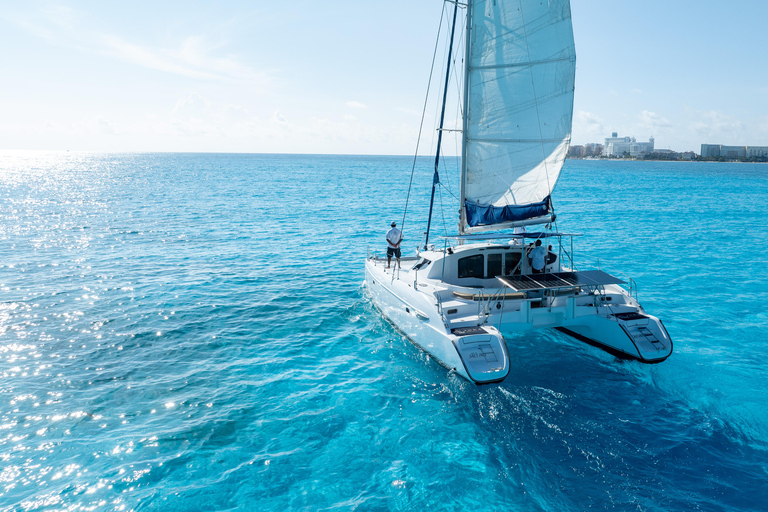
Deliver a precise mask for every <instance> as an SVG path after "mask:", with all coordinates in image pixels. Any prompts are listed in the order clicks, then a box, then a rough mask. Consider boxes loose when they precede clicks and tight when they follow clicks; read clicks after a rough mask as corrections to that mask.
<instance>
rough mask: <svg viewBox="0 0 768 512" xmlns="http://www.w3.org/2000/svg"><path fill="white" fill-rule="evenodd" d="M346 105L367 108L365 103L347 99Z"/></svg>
mask: <svg viewBox="0 0 768 512" xmlns="http://www.w3.org/2000/svg"><path fill="white" fill-rule="evenodd" d="M347 106H348V107H352V108H368V107H367V106H366V105H365V104H363V103H360V102H359V101H348V102H347Z"/></svg>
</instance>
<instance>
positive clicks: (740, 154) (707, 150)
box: [701, 144, 768, 159]
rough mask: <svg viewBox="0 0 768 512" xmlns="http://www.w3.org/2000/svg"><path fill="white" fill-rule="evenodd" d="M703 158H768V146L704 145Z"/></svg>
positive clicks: (702, 147) (702, 149)
mask: <svg viewBox="0 0 768 512" xmlns="http://www.w3.org/2000/svg"><path fill="white" fill-rule="evenodd" d="M701 156H702V157H704V158H707V157H710V158H719V157H723V158H734V159H737V158H768V146H723V145H721V144H702V145H701Z"/></svg>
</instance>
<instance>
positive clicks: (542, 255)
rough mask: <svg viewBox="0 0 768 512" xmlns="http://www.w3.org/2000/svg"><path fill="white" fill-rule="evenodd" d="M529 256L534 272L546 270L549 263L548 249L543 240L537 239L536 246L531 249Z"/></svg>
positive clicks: (538, 272)
mask: <svg viewBox="0 0 768 512" xmlns="http://www.w3.org/2000/svg"><path fill="white" fill-rule="evenodd" d="M528 257H529V258H530V259H531V268H532V269H533V273H534V274H541V273H542V272H544V267H545V266H546V265H547V250H546V249H545V248H544V247H542V246H541V240H536V247H534V248H533V249H531V250H530V252H529V253H528Z"/></svg>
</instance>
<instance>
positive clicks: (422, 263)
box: [412, 258, 432, 270]
mask: <svg viewBox="0 0 768 512" xmlns="http://www.w3.org/2000/svg"><path fill="white" fill-rule="evenodd" d="M430 263H432V262H431V261H429V260H428V259H426V258H422V259H421V261H420V262H418V263H417V264H415V265H414V266H413V269H412V270H421V269H423V268H424V267H426V266H428V265H429V264H430Z"/></svg>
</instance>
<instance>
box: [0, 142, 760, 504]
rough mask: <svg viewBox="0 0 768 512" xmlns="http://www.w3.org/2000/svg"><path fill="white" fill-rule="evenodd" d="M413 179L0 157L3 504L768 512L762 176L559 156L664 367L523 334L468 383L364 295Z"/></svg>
mask: <svg viewBox="0 0 768 512" xmlns="http://www.w3.org/2000/svg"><path fill="white" fill-rule="evenodd" d="M411 163H412V159H411V158H406V157H366V156H289V155H239V154H238V155H227V154H92V153H23V152H7V153H0V510H2V511H17V510H23V511H37V510H46V511H47V510H62V511H64V510H67V511H75V510H88V511H90V510H98V511H101V510H162V511H176V510H179V511H189V510H206V511H212V510H279V511H283V510H456V511H467V510H471V511H495V510H513V511H564V510H569V511H570V510H577V511H579V510H599V511H602V510H621V511H624V510H632V511H764V510H766V509H767V508H768V505H767V503H768V391H767V388H768V385H767V383H768V358H767V357H766V356H768V335H766V332H768V311H766V306H768V286H766V285H767V284H768V282H767V278H766V271H765V269H766V267H767V266H768V221H767V220H766V210H767V209H768V207H767V206H766V202H767V201H768V165H765V164H727V163H695V162H691V163H679V162H603V161H567V162H566V165H565V168H564V170H563V173H562V175H561V179H560V181H559V183H558V186H557V188H556V190H555V193H554V195H553V198H554V202H555V207H556V209H557V213H558V227H559V229H560V230H561V231H564V232H571V233H583V236H580V237H578V238H577V239H576V247H575V249H576V251H575V255H576V262H577V264H578V265H579V267H580V268H589V267H590V266H597V265H598V264H599V265H600V268H602V269H603V270H606V271H609V272H616V273H619V272H620V273H623V274H624V275H627V276H630V277H633V278H634V279H635V281H636V282H637V285H638V288H639V299H640V302H641V303H642V304H643V306H644V307H645V308H646V309H647V310H648V311H649V312H651V313H652V314H655V315H657V316H659V317H660V318H661V319H662V320H663V321H664V324H665V325H666V327H667V329H668V330H669V332H670V334H671V336H672V339H673V341H674V344H675V350H674V353H673V355H672V356H671V357H670V358H669V359H668V360H667V361H666V362H664V363H661V364H658V365H643V364H640V363H638V362H628V361H619V360H617V359H615V358H614V357H612V356H610V355H608V354H606V353H604V352H602V351H600V350H598V349H596V348H594V347H591V346H588V345H585V344H583V343H581V342H579V341H576V340H574V339H571V338H569V337H567V336H564V335H562V334H560V333H558V332H556V331H551V330H543V331H537V332H532V333H529V334H525V335H515V336H508V337H507V344H508V347H509V350H510V353H511V356H512V371H511V374H510V376H509V377H508V378H507V379H506V381H505V382H504V383H502V384H501V385H496V386H490V387H476V386H474V385H471V384H469V383H468V382H466V381H464V380H462V379H461V378H460V377H458V376H457V375H455V374H451V373H449V372H448V371H446V370H445V369H444V368H443V367H441V366H439V365H438V364H436V363H435V362H434V361H433V360H431V359H430V358H429V357H428V356H427V355H426V354H425V353H423V352H421V351H419V350H418V349H417V348H416V347H415V346H413V345H412V344H411V343H410V342H409V341H408V340H407V339H406V338H404V337H403V336H402V335H401V334H400V333H399V332H398V331H397V330H395V328H393V326H392V325H390V324H389V323H388V322H387V321H385V320H383V319H382V317H381V316H380V315H379V314H378V313H377V311H376V309H375V308H374V307H373V305H372V304H371V302H370V300H369V299H368V298H367V296H366V294H365V290H364V288H363V287H362V282H363V277H364V266H363V262H364V259H365V257H366V254H367V253H368V250H369V249H370V250H378V251H382V250H383V249H384V234H385V233H386V231H387V229H388V226H389V223H390V222H391V221H392V220H396V221H398V224H400V223H401V222H402V212H403V205H404V202H405V195H406V192H407V190H408V182H409V177H410V169H411ZM455 164H456V163H455V161H452V160H448V161H447V162H446V167H445V168H444V169H443V179H444V181H445V182H446V187H445V188H444V189H441V190H440V193H439V194H438V204H442V206H443V208H442V210H441V209H438V210H437V213H436V221H435V231H434V232H433V237H435V238H434V239H436V240H439V239H437V238H436V237H438V236H439V235H440V234H442V233H445V232H453V231H455V228H454V226H455V224H456V212H455V199H454V197H453V195H455V192H456V188H457V187H456V186H455V182H453V183H454V185H449V182H450V181H451V180H454V179H455V170H456V169H455V168H456V165H455ZM431 165H432V163H431V160H430V159H429V158H424V159H419V161H418V165H417V168H416V175H415V178H414V192H413V193H412V195H411V198H410V203H411V209H410V211H409V213H408V217H407V218H406V222H405V236H406V241H405V242H404V249H405V251H406V253H411V252H413V251H414V249H415V247H416V246H417V245H418V243H419V240H420V239H421V232H422V230H423V226H424V224H425V220H426V214H425V212H426V208H427V201H428V195H429V186H430V184H431V169H430V167H431ZM452 194H453V195H452Z"/></svg>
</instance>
